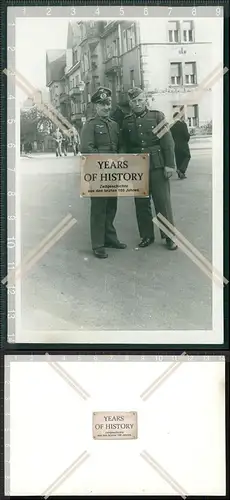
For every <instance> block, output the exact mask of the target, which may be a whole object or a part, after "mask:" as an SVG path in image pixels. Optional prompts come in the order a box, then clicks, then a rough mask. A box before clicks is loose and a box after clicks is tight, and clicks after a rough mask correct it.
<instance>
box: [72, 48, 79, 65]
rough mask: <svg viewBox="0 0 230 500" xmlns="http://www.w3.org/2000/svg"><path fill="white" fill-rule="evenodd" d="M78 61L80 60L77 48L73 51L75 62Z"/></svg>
mask: <svg viewBox="0 0 230 500" xmlns="http://www.w3.org/2000/svg"><path fill="white" fill-rule="evenodd" d="M77 62H78V51H77V49H75V50H74V52H73V64H76V63H77Z"/></svg>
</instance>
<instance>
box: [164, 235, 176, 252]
mask: <svg viewBox="0 0 230 500" xmlns="http://www.w3.org/2000/svg"><path fill="white" fill-rule="evenodd" d="M166 247H167V248H168V250H177V248H178V246H177V245H176V243H174V241H172V240H171V239H170V238H166Z"/></svg>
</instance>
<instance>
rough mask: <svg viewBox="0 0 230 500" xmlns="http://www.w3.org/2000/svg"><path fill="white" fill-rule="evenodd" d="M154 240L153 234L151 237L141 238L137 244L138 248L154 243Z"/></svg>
mask: <svg viewBox="0 0 230 500" xmlns="http://www.w3.org/2000/svg"><path fill="white" fill-rule="evenodd" d="M154 241H155V238H154V236H151V238H142V240H141V241H140V243H139V245H138V246H139V247H140V248H145V247H148V246H149V245H151V244H152V243H154Z"/></svg>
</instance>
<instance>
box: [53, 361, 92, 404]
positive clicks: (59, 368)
mask: <svg viewBox="0 0 230 500" xmlns="http://www.w3.org/2000/svg"><path fill="white" fill-rule="evenodd" d="M48 364H49V366H51V368H53V370H54V371H56V373H58V375H60V376H61V377H62V378H63V380H65V381H66V382H67V384H69V385H70V387H72V389H74V390H75V391H76V392H77V393H78V394H79V396H81V397H82V399H84V400H87V399H89V398H90V395H89V393H88V392H87V391H86V390H85V389H84V388H83V387H82V386H81V385H80V384H79V383H78V382H77V381H76V380H75V379H74V378H73V377H72V376H71V375H70V374H69V373H68V372H67V371H66V370H65V369H64V368H63V367H62V366H60V365H59V363H56V362H52V361H48Z"/></svg>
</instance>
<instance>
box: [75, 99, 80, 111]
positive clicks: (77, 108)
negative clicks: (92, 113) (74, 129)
mask: <svg viewBox="0 0 230 500" xmlns="http://www.w3.org/2000/svg"><path fill="white" fill-rule="evenodd" d="M75 112H76V113H81V101H76V103H75Z"/></svg>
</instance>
